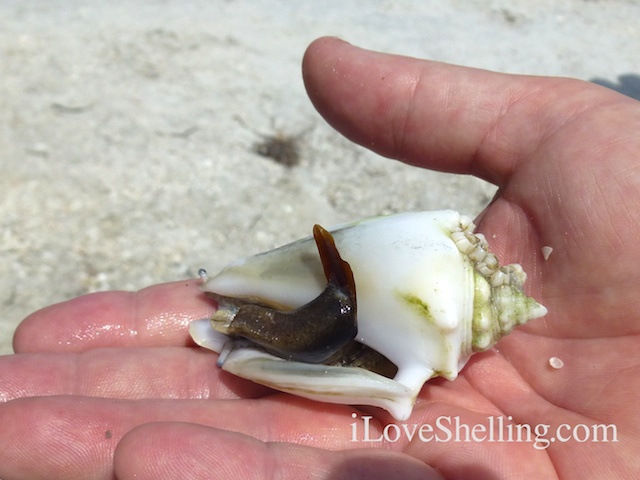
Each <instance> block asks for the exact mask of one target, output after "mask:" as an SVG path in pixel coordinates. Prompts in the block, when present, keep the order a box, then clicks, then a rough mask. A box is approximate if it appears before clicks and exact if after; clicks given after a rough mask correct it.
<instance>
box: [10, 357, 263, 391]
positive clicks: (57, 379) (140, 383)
mask: <svg viewBox="0 0 640 480" xmlns="http://www.w3.org/2000/svg"><path fill="white" fill-rule="evenodd" d="M215 359H216V356H215V354H213V352H210V351H207V350H204V349H200V348H180V347H145V348H99V349H94V350H88V351H86V352H80V353H75V352H74V353H29V354H16V355H7V356H4V357H0V378H2V379H3V380H2V382H1V383H0V399H2V400H3V401H9V400H13V399H16V398H20V397H30V396H31V397H37V396H47V395H81V396H91V397H104V398H122V399H147V398H167V399H169V398H182V399H189V398H194V399H203V398H211V399H224V398H227V399H231V398H256V397H261V396H264V395H266V394H269V393H272V390H271V389H269V388H267V387H263V386H261V385H258V384H256V383H253V382H250V381H248V380H244V379H242V378H240V377H236V376H234V375H231V374H229V373H227V372H225V371H223V370H222V369H220V368H218V367H216V364H215Z"/></svg>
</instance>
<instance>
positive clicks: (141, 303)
mask: <svg viewBox="0 0 640 480" xmlns="http://www.w3.org/2000/svg"><path fill="white" fill-rule="evenodd" d="M200 285H201V282H200V281H199V280H184V281H178V282H172V283H165V284H161V285H154V286H151V287H148V288H145V289H143V290H140V291H138V292H99V293H92V294H88V295H84V296H81V297H78V298H74V299H72V300H68V301H66V302H62V303H58V304H56V305H51V306H49V307H46V308H43V309H42V310H39V311H37V312H35V313H33V314H31V315H29V316H28V317H27V318H26V319H25V320H24V321H23V322H22V323H21V324H20V325H19V326H18V328H17V330H16V332H15V335H14V338H13V348H14V350H15V351H16V353H28V352H84V351H86V350H89V349H92V348H101V347H164V346H183V345H192V342H191V338H190V337H189V333H188V324H189V323H190V322H192V321H193V320H197V319H200V318H206V317H209V316H211V314H212V313H213V311H214V305H213V304H212V303H211V302H210V301H208V300H207V299H206V298H205V296H204V294H203V293H202V292H201V290H200Z"/></svg>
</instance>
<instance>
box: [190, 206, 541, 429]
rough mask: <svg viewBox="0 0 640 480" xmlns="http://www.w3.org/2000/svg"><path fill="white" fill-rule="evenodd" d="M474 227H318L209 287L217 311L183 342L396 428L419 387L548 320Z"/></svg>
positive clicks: (432, 218) (448, 217) (404, 221)
mask: <svg viewBox="0 0 640 480" xmlns="http://www.w3.org/2000/svg"><path fill="white" fill-rule="evenodd" d="M474 228H475V226H474V225H473V223H472V221H471V219H469V218H468V217H465V216H463V215H460V214H459V213H457V212H454V211H451V210H443V211H433V212H415V213H402V214H396V215H390V216H385V217H379V218H373V219H367V220H362V221H359V222H355V223H351V224H348V225H343V226H340V227H337V228H334V229H331V230H330V232H329V231H327V230H324V229H323V228H322V227H320V226H316V227H314V236H313V237H308V238H304V239H301V240H298V241H296V242H293V243H290V244H288V245H285V246H283V247H280V248H277V249H275V250H271V251H269V252H265V253H262V254H259V255H255V256H252V257H248V258H244V259H240V260H237V261H235V262H232V263H231V264H229V265H228V266H227V267H225V268H224V269H223V270H222V271H221V272H220V273H219V274H217V275H215V276H213V277H211V278H209V279H207V280H206V281H205V282H204V285H203V289H204V290H205V292H207V293H208V294H209V295H210V296H211V297H213V298H214V299H215V300H216V301H217V302H218V310H217V311H216V313H215V314H214V315H213V317H212V318H211V319H203V320H198V321H195V322H193V323H192V324H191V328H190V332H191V336H192V337H193V339H194V341H195V342H196V343H197V344H198V345H201V346H203V347H205V348H209V349H211V350H214V351H216V352H219V353H220V356H219V357H218V366H219V367H221V368H223V369H224V370H226V371H229V372H231V373H233V374H235V375H238V376H240V377H243V378H247V379H250V380H253V381H255V382H257V383H260V384H263V385H267V386H270V387H273V388H275V389H277V390H281V391H284V392H289V393H292V394H294V395H298V396H301V397H306V398H310V399H313V400H319V401H323V402H329V403H341V404H350V405H374V406H378V407H382V408H384V409H386V410H388V411H389V412H390V413H391V414H392V415H393V416H394V417H395V418H397V419H399V420H405V419H407V418H408V417H409V415H410V414H411V411H412V409H413V404H414V402H415V400H416V397H417V396H418V393H419V392H420V390H421V388H422V386H423V384H424V383H425V382H426V381H427V380H429V379H430V378H432V377H435V376H442V377H445V378H447V379H449V380H453V379H455V378H456V376H457V375H458V372H459V371H460V370H461V369H462V368H463V367H464V365H465V363H466V362H467V360H469V358H470V357H471V355H473V354H474V353H475V352H479V351H482V350H486V349H488V348H490V347H491V346H492V345H494V344H495V343H496V342H497V341H498V340H499V339H500V338H501V337H503V336H504V335H506V334H508V333H509V332H510V331H511V330H512V329H513V328H514V327H515V326H517V325H521V324H523V323H525V322H527V321H528V320H531V319H534V318H538V317H541V316H543V315H545V314H546V312H547V310H546V309H545V307H543V306H542V305H540V304H539V303H537V302H536V301H535V300H533V299H532V298H530V297H527V296H526V295H525V294H524V293H523V290H522V286H523V283H524V282H525V279H526V275H525V273H524V271H523V270H522V268H521V267H520V265H516V264H514V265H506V266H500V265H499V263H498V260H497V258H496V257H495V255H494V254H492V253H491V252H489V250H488V245H487V242H486V240H485V239H484V237H483V236H482V235H480V234H475V233H473V230H474Z"/></svg>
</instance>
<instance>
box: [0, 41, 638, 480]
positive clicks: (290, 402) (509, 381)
mask: <svg viewBox="0 0 640 480" xmlns="http://www.w3.org/2000/svg"><path fill="white" fill-rule="evenodd" d="M304 76H305V81H306V85H307V90H308V92H309V95H310V97H311V99H312V101H313V102H314V104H315V105H316V108H317V109H318V110H319V111H320V113H321V114H322V115H323V116H324V117H325V118H326V119H327V120H328V121H329V122H330V123H331V124H332V125H334V126H335V127H336V128H337V129H338V130H340V131H341V132H342V133H344V134H345V135H346V136H347V137H349V138H351V139H352V140H354V141H356V142H358V143H360V144H362V145H364V146H366V147H369V148H372V149H373V150H375V151H377V152H378V153H381V154H383V155H386V156H389V157H392V158H396V159H400V160H402V161H405V162H408V163H411V164H415V165H418V166H422V167H427V168H432V169H438V170H443V171H450V172H458V173H467V174H473V175H476V176H479V177H481V178H484V179H486V180H489V181H491V182H493V183H495V184H496V185H498V186H499V194H498V196H497V197H496V198H495V199H494V201H493V202H492V203H491V205H490V206H489V207H487V209H486V210H485V211H484V212H483V213H482V214H481V216H480V218H479V219H478V231H480V232H482V233H484V234H485V235H486V236H487V237H488V238H490V239H491V244H492V249H493V250H494V251H495V253H496V254H497V255H498V257H499V258H500V259H501V260H502V261H503V262H504V263H510V262H519V263H522V265H523V267H524V268H525V270H526V271H527V272H528V273H529V280H528V283H527V285H526V288H527V293H529V294H531V295H532V296H534V297H535V298H536V299H538V300H540V301H541V303H543V304H544V305H545V306H547V307H548V309H549V314H548V315H547V316H546V317H545V318H543V319H539V320H534V321H532V322H530V323H529V324H527V325H525V326H524V327H521V328H519V329H517V330H516V331H515V332H513V333H512V334H511V335H510V336H508V337H506V338H504V339H503V340H502V341H501V342H500V343H499V344H498V345H497V348H496V349H493V350H491V351H489V352H485V353H482V354H478V355H476V356H475V357H474V358H473V359H472V360H471V361H470V362H469V364H468V365H467V367H466V368H465V369H464V370H463V372H462V374H461V376H460V377H459V378H458V379H457V380H456V381H455V382H447V381H444V380H434V381H432V382H430V383H429V386H428V387H426V388H424V389H423V391H422V393H421V395H420V398H419V399H418V402H417V404H416V408H415V409H414V413H413V415H412V417H411V418H410V419H409V420H408V421H407V422H403V423H402V424H399V423H395V424H394V423H393V419H391V418H390V417H389V416H388V415H387V414H386V413H384V412H382V411H380V410H376V409H370V410H359V409H354V408H353V407H349V406H341V405H326V404H320V403H316V402H310V401H306V400H304V399H300V398H296V397H292V396H289V395H286V394H282V393H274V392H273V391H270V390H268V389H265V388H264V387H260V386H257V385H255V384H252V383H250V382H247V381H244V380H242V379H238V378H235V377H233V376H231V375H228V374H226V373H225V372H223V371H221V370H220V369H218V368H215V366H214V360H213V358H214V355H213V354H211V353H210V352H205V351H203V350H201V349H197V348H191V347H192V344H191V343H190V341H189V339H188V333H187V325H188V323H189V322H190V321H191V320H194V319H197V318H203V317H205V316H207V315H210V314H211V312H212V310H213V307H212V305H210V304H209V303H208V302H207V301H206V299H204V298H203V296H202V295H201V294H200V293H199V290H198V284H197V283H198V282H196V281H185V282H176V283H173V284H166V285H159V286H155V287H150V288H148V289H145V290H143V291H141V292H137V293H124V292H108V293H100V294H93V295H88V296H85V297H80V298H78V299H75V300H72V301H70V302H66V303H63V304H59V305H54V306H52V307H49V308H47V309H45V310H42V311H40V312H37V313H35V314H33V315H32V316H30V317H29V318H28V319H27V320H25V321H24V322H23V323H22V325H21V326H20V327H19V329H18V331H17V332H16V336H15V340H14V347H15V350H16V352H17V354H16V355H12V356H7V357H3V358H1V359H0V378H2V379H3V380H2V384H0V399H2V400H5V401H6V403H4V404H2V405H0V425H1V426H2V429H0V478H2V479H4V480H9V479H19V478H34V477H46V478H49V479H53V478H65V479H70V478H83V479H88V478H96V479H103V478H113V477H114V476H115V475H117V477H118V478H121V479H124V478H134V476H135V478H137V479H144V478H154V479H157V478H261V479H262V478H264V479H270V478H291V479H297V478H307V477H312V478H326V479H338V478H348V479H353V478H403V479H408V478H486V479H499V478H511V477H515V476H518V478H535V479H538V478H624V477H625V475H626V476H627V478H632V472H634V471H636V470H638V468H639V466H638V462H639V461H638V460H637V454H636V452H637V450H638V447H639V444H640V417H638V415H636V414H635V410H636V406H635V398H636V397H637V396H638V394H639V393H640V375H639V373H640V372H639V371H638V370H639V369H638V365H639V363H640V361H639V360H640V354H639V353H638V347H639V346H640V337H639V333H640V322H639V321H638V320H639V319H640V313H639V312H640V295H638V294H637V285H638V284H639V283H640V278H639V277H640V273H639V272H638V267H637V265H638V264H639V262H640V242H638V238H639V237H640V217H638V215H637V214H636V212H637V211H638V210H639V209H640V162H638V152H640V136H638V132H640V104H638V103H637V102H635V101H633V100H631V99H627V98H625V97H623V96H621V95H618V94H616V93H614V92H609V91H607V90H606V89H603V88H601V87H598V86H595V85H589V84H586V83H584V82H579V81H574V80H567V79H548V78H536V77H519V76H509V75H502V74H496V73H491V72H486V71H480V70H474V69H468V68H462V67H454V66H449V65H444V64H440V63H434V62H427V61H422V60H415V59H410V58H404V57H397V56H391V55H384V54H378V53H373V52H368V51H365V50H360V49H357V48H355V47H352V46H350V45H348V44H346V43H343V42H341V41H339V40H336V39H329V38H327V39H320V40H318V41H316V42H314V43H313V44H312V45H311V47H309V50H308V51H307V54H306V56H305V61H304ZM425 188H427V187H425ZM443 207H446V206H444V205H443ZM543 246H550V247H552V248H553V251H552V253H551V256H550V257H549V258H548V259H547V260H544V258H543V255H542V253H541V248H542V247H543ZM550 357H558V358H560V359H561V360H562V361H563V362H564V367H563V368H561V369H553V368H551V367H550V365H549V358H550ZM390 422H391V425H393V428H390V427H387V429H386V430H384V428H385V425H388V424H390ZM365 425H368V426H369V432H368V439H377V438H381V439H382V440H381V441H379V442H378V441H365V440H366V439H367V438H365V432H364V428H365ZM425 425H426V426H427V427H429V426H431V427H432V428H433V429H434V430H433V431H430V430H429V429H428V428H427V427H424V426H425ZM443 425H444V426H445V427H447V426H448V427H449V428H450V430H449V433H450V434H451V436H448V435H447V430H446V429H442V430H438V426H443ZM518 425H519V426H521V427H522V426H527V428H529V429H530V431H531V433H532V436H533V440H535V433H536V432H537V433H540V434H541V437H540V438H538V441H537V442H533V443H532V442H525V441H517V440H518V439H519V437H518V432H521V433H520V435H521V436H522V435H526V431H527V430H526V428H519V429H518V428H516V427H517V426H518ZM605 427H606V428H605ZM421 428H422V430H420V429H421ZM536 429H537V430H536ZM419 432H421V434H419ZM509 432H512V433H511V434H509ZM395 434H397V436H398V438H397V441H391V440H394V439H395V438H396V435H395ZM509 435H511V436H509ZM551 438H553V441H551ZM525 439H526V438H525ZM354 440H355V441H354ZM439 440H442V441H439ZM595 440H598V441H595ZM614 440H616V441H614ZM536 446H537V447H538V448H535V447H536ZM610 472H611V473H610Z"/></svg>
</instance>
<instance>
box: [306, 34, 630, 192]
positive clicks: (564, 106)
mask: <svg viewBox="0 0 640 480" xmlns="http://www.w3.org/2000/svg"><path fill="white" fill-rule="evenodd" d="M303 77H304V80H305V85H306V88H307V92H308V94H309V97H310V98H311V100H312V102H313V103H314V105H315V107H316V108H317V109H318V111H319V112H320V113H321V114H322V115H323V116H324V117H325V119H326V120H327V121H328V122H329V123H330V124H332V125H333V126H334V127H335V128H336V129H337V130H338V131H340V132H341V133H343V134H344V135H345V136H347V137H348V138H350V139H352V140H353V141H355V142H357V143H359V144H361V145H363V146H365V147H367V148H369V149H371V150H373V151H376V152H378V153H380V154H382V155H385V156H388V157H392V158H396V159H399V160H403V161H405V162H408V163H411V164H415V165H419V166H423V167H427V168H430V169H435V170H443V171H447V172H459V173H470V174H474V175H476V176H479V177H481V178H484V179H486V180H488V181H490V182H492V183H495V184H496V185H499V186H501V187H502V186H504V185H505V184H506V183H507V180H508V178H509V176H510V175H511V174H512V173H513V172H514V171H515V170H516V169H517V168H518V167H520V166H522V165H521V164H522V162H525V161H526V160H527V159H528V158H529V157H531V155H532V153H534V152H535V151H536V150H537V149H538V148H539V147H540V145H541V144H543V143H544V139H545V136H547V135H552V134H554V133H555V132H556V130H557V129H558V128H560V127H561V126H562V125H564V124H565V123H566V122H567V120H568V119H570V118H571V117H575V116H576V115H578V114H579V113H580V112H581V111H586V110H592V109H594V108H597V107H598V106H600V105H604V104H614V103H624V102H626V101H627V100H628V99H626V97H624V96H622V95H619V94H617V93H615V92H611V91H608V90H606V89H604V88H601V87H598V86H596V85H590V84H588V83H586V82H581V81H578V80H570V79H563V78H543V77H533V76H521V75H507V74H499V73H495V72H490V71H485V70H480V69H475V68H468V67H460V66H454V65H448V64H444V63H440V62H432V61H427V60H422V59H414V58H409V57H403V56H399V55H390V54H385V53H378V52H373V51H369V50H364V49H361V48H358V47H355V46H352V45H350V44H348V43H346V42H343V41H341V40H338V39H336V38H329V37H327V38H321V39H318V40H316V41H314V42H313V43H312V44H311V45H310V46H309V48H308V49H307V52H306V53H305V57H304V60H303ZM615 116H616V115H615V113H614V112H611V114H610V115H607V117H608V118H607V120H611V119H612V118H615ZM592 133H598V132H597V131H595V132H592Z"/></svg>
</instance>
